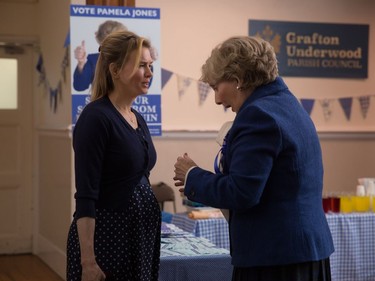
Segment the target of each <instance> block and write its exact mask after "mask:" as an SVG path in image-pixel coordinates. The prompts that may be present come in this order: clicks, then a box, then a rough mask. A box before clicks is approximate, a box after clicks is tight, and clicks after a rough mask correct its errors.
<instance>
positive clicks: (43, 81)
mask: <svg viewBox="0 0 375 281" xmlns="http://www.w3.org/2000/svg"><path fill="white" fill-rule="evenodd" d="M69 44H70V35H69V33H68V35H67V37H66V38H65V42H64V49H65V52H64V57H63V59H62V62H61V66H60V67H61V79H62V81H63V82H64V83H65V82H66V73H67V69H68V66H69ZM36 70H37V71H38V73H39V82H38V86H41V85H43V87H44V90H45V92H46V93H48V94H49V104H50V108H51V110H52V111H53V113H56V112H57V107H58V101H61V98H62V81H61V79H60V80H59V81H58V82H57V86H56V87H52V86H51V84H50V82H49V80H48V77H47V73H46V70H45V66H44V60H43V55H42V53H40V54H39V58H38V62H37V64H36Z"/></svg>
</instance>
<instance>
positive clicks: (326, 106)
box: [320, 99, 333, 121]
mask: <svg viewBox="0 0 375 281" xmlns="http://www.w3.org/2000/svg"><path fill="white" fill-rule="evenodd" d="M332 102H333V100H332V99H324V100H321V101H320V105H321V106H322V108H323V114H324V119H325V120H326V121H328V120H329V119H330V118H331V116H332Z"/></svg>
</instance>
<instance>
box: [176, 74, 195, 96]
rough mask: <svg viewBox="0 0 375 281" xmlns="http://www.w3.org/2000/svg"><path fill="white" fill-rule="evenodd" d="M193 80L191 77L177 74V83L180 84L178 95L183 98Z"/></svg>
mask: <svg viewBox="0 0 375 281" xmlns="http://www.w3.org/2000/svg"><path fill="white" fill-rule="evenodd" d="M191 82H192V79H191V78H188V77H184V76H181V75H177V85H178V96H179V97H180V98H181V96H183V95H184V94H185V92H186V90H187V88H189V86H190V84H191Z"/></svg>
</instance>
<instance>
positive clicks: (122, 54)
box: [91, 31, 155, 101]
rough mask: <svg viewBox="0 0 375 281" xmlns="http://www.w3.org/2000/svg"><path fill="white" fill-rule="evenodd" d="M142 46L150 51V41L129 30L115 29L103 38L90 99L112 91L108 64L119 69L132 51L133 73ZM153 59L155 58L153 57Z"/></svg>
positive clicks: (138, 61) (112, 85) (136, 67)
mask: <svg viewBox="0 0 375 281" xmlns="http://www.w3.org/2000/svg"><path fill="white" fill-rule="evenodd" d="M143 47H145V48H148V49H150V52H151V49H152V47H151V43H150V41H149V40H147V39H146V38H143V37H140V36H138V35H137V34H135V33H133V32H130V31H116V32H113V33H111V34H109V35H108V36H107V37H106V38H105V39H104V41H103V42H102V44H101V45H100V47H99V58H98V62H97V63H96V68H95V75H94V80H93V84H92V93H91V101H94V100H97V99H99V98H101V97H103V96H106V95H108V93H109V92H111V91H113V89H114V84H113V80H112V75H111V72H110V68H109V66H110V65H111V64H112V63H113V64H114V66H115V68H116V69H118V70H121V69H122V68H123V67H124V65H125V64H126V63H127V62H128V61H129V59H130V56H131V54H132V53H133V52H135V56H136V59H135V62H134V66H133V71H132V73H131V76H133V75H134V73H135V72H136V71H137V69H138V67H139V63H140V60H141V55H142V48H143ZM153 53H154V52H151V56H153ZM153 59H155V58H154V57H153Z"/></svg>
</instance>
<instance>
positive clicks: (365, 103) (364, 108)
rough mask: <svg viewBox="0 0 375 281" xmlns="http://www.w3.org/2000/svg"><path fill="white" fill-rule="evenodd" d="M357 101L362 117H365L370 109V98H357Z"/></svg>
mask: <svg viewBox="0 0 375 281" xmlns="http://www.w3.org/2000/svg"><path fill="white" fill-rule="evenodd" d="M358 100H359V106H360V109H361V113H362V117H363V118H366V117H367V112H368V109H369V107H370V96H362V97H359V98H358Z"/></svg>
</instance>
